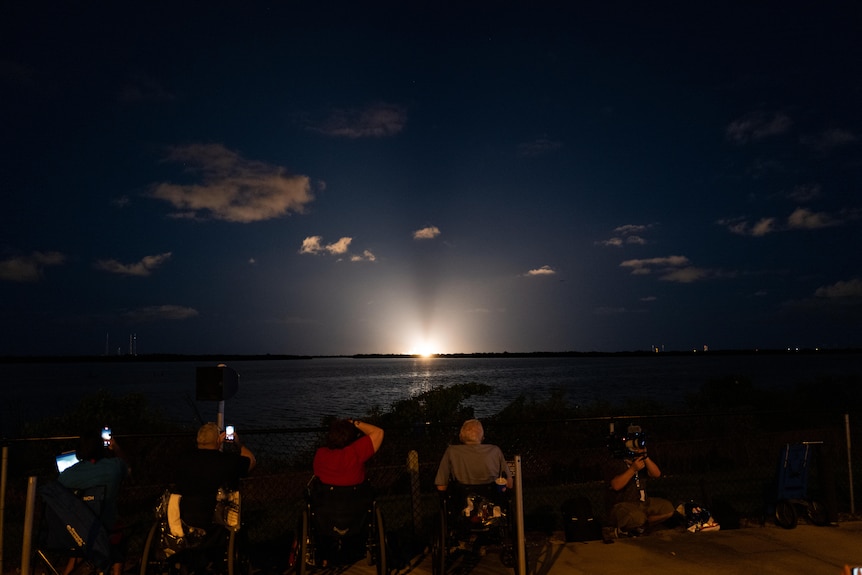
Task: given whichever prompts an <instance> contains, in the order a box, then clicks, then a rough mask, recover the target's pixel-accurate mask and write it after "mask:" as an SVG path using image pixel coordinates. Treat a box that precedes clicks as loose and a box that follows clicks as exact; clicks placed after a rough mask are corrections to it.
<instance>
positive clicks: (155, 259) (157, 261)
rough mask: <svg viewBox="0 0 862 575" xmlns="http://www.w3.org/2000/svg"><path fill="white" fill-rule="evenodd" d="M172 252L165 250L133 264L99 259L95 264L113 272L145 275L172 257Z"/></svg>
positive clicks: (96, 266)
mask: <svg viewBox="0 0 862 575" xmlns="http://www.w3.org/2000/svg"><path fill="white" fill-rule="evenodd" d="M171 253H172V252H165V253H163V254H158V255H155V256H145V257H144V258H143V259H142V260H141V261H139V262H135V263H132V264H124V263H120V262H118V261H117V260H99V261H97V262H96V263H95V264H94V266H95V268H96V269H99V270H102V271H106V272H110V273H112V274H119V275H126V276H139V277H145V276H148V275H150V274H151V273H152V272H153V270H155V269H156V268H158V267H159V266H161V265H162V264H163V263H165V262H166V261H168V260H169V259H171Z"/></svg>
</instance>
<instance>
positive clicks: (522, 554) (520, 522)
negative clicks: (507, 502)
mask: <svg viewBox="0 0 862 575" xmlns="http://www.w3.org/2000/svg"><path fill="white" fill-rule="evenodd" d="M515 539H516V543H517V549H516V551H517V554H518V559H517V560H518V563H517V565H516V569H515V573H517V575H527V542H526V537H524V489H523V482H522V481H521V456H520V455H516V456H515Z"/></svg>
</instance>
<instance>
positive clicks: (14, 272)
mask: <svg viewBox="0 0 862 575" xmlns="http://www.w3.org/2000/svg"><path fill="white" fill-rule="evenodd" d="M65 261H66V256H64V255H63V254H61V253H60V252H33V253H32V254H30V255H28V256H18V257H13V258H9V259H6V260H2V261H0V280H3V281H10V282H22V283H25V282H35V281H38V280H40V279H42V277H43V272H44V269H45V267H47V266H57V265H60V264H62V263H64V262H65Z"/></svg>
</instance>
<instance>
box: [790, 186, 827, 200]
mask: <svg viewBox="0 0 862 575" xmlns="http://www.w3.org/2000/svg"><path fill="white" fill-rule="evenodd" d="M787 197H788V198H789V199H790V200H791V201H794V202H798V203H804V202H810V201H812V200H816V199H817V198H819V197H820V185H819V184H811V185H800V186H796V187H794V188H793V190H792V191H791V192H790V193H789V194H787Z"/></svg>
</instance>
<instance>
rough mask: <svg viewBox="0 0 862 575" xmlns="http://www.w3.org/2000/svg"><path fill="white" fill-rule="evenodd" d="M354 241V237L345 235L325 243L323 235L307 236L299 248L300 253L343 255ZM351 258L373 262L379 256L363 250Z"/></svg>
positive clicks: (353, 260)
mask: <svg viewBox="0 0 862 575" xmlns="http://www.w3.org/2000/svg"><path fill="white" fill-rule="evenodd" d="M352 242H353V238H349V237H343V238H340V239H339V240H338V241H337V242H334V243H331V244H325V245H324V243H323V237H322V236H308V237H307V238H305V239H304V240H302V247H300V248H299V253H301V254H310V255H320V254H329V255H332V256H343V255H346V254H347V253H348V252H349V250H350V244H351V243H352ZM349 259H350V261H352V262H373V261H376V260H377V256H375V255H374V254H373V253H372V252H371V251H370V250H363V252H362V254H353V255H350V256H349Z"/></svg>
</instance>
